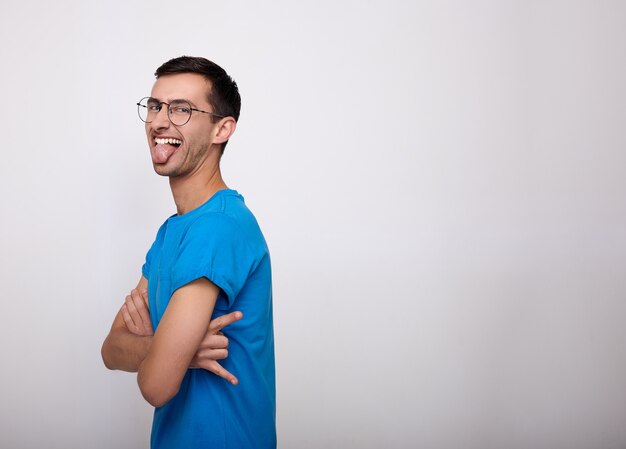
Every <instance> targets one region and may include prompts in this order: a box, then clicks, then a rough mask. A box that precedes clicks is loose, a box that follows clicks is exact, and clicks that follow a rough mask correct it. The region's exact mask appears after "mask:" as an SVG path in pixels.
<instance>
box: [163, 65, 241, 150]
mask: <svg viewBox="0 0 626 449" xmlns="http://www.w3.org/2000/svg"><path fill="white" fill-rule="evenodd" d="M177 73H197V74H199V75H202V76H203V77H204V78H206V79H207V81H210V82H211V91H210V92H209V93H208V100H209V104H210V105H211V107H212V108H213V112H215V113H216V114H218V115H221V116H223V117H234V119H235V120H239V112H240V110H241V97H240V96H239V88H238V87H237V83H236V82H235V80H233V79H232V78H231V77H230V76H229V75H228V73H226V71H225V70H224V69H223V68H221V67H220V66H219V65H217V64H215V63H214V62H212V61H209V60H208V59H206V58H200V57H194V56H180V57H178V58H174V59H170V60H169V61H167V62H166V63H165V64H163V65H161V67H159V68H158V69H156V72H154V76H156V77H157V78H159V77H161V76H165V75H174V74H177ZM212 119H213V120H214V121H217V120H219V118H218V117H215V116H212ZM226 143H228V142H224V143H223V144H222V152H224V147H225V146H226Z"/></svg>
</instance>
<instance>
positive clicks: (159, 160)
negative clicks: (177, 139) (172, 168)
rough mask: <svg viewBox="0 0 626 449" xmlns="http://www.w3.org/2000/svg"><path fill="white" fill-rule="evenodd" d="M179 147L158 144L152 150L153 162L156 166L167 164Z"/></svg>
mask: <svg viewBox="0 0 626 449" xmlns="http://www.w3.org/2000/svg"><path fill="white" fill-rule="evenodd" d="M177 148H178V146H175V145H170V144H168V143H158V144H156V145H155V146H154V148H153V150H152V162H154V163H156V164H165V163H166V162H167V160H168V159H169V158H170V156H171V155H172V154H173V153H174V151H176V149H177Z"/></svg>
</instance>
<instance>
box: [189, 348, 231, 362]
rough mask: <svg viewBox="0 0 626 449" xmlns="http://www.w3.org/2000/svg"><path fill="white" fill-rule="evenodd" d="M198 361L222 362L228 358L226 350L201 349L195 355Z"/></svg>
mask: <svg viewBox="0 0 626 449" xmlns="http://www.w3.org/2000/svg"><path fill="white" fill-rule="evenodd" d="M196 357H197V358H198V359H211V360H224V359H225V358H227V357H228V349H201V350H199V351H198V352H197V353H196Z"/></svg>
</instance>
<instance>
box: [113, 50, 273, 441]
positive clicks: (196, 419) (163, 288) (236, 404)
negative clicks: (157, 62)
mask: <svg viewBox="0 0 626 449" xmlns="http://www.w3.org/2000/svg"><path fill="white" fill-rule="evenodd" d="M155 76H156V78H157V79H156V82H155V83H154V86H153V88H152V93H151V95H150V97H146V98H144V99H142V100H141V101H140V102H139V103H138V109H139V115H140V118H141V119H142V120H143V121H144V122H145V128H146V135H147V137H148V145H149V147H150V153H151V157H152V163H153V166H154V170H155V171H156V172H157V173H158V174H160V175H162V176H168V177H169V182H170V187H171V189H172V194H173V197H174V202H175V203H176V209H177V214H175V215H173V216H171V217H170V218H168V219H167V220H166V221H165V223H164V224H163V225H162V226H161V228H160V229H159V231H158V233H157V236H156V240H155V242H154V243H153V245H152V247H151V248H150V250H149V251H148V253H147V256H146V262H145V264H144V265H143V268H142V277H141V280H140V281H139V284H138V285H137V288H136V289H134V290H133V291H132V292H131V294H130V295H129V296H128V297H127V298H126V302H125V304H124V305H123V306H122V308H121V310H120V312H119V313H118V314H117V316H116V318H115V321H114V322H113V326H112V328H111V331H110V333H109V335H108V336H107V338H106V340H105V342H104V344H103V347H102V356H103V360H104V362H105V365H106V366H107V367H108V368H110V369H122V370H126V371H137V381H138V384H139V388H140V390H141V393H142V394H143V396H144V398H145V399H146V400H147V401H148V402H149V403H150V404H152V405H154V406H155V407H156V410H155V414H154V421H153V426H152V437H151V447H152V448H183V447H184V448H255V449H262V448H270V447H275V446H276V426H275V380H274V336H273V323H272V292H271V271H270V259H269V253H268V249H267V246H266V244H265V240H264V238H263V235H262V233H261V231H260V229H259V227H258V224H257V222H256V220H255V218H254V216H253V215H252V213H251V212H250V211H249V210H248V208H247V207H246V205H245V204H244V200H243V198H242V197H241V195H239V194H238V193H237V192H236V191H234V190H230V189H228V187H227V186H226V184H225V182H224V181H223V179H222V176H221V173H220V165H219V162H220V158H221V156H222V153H223V151H224V147H225V146H226V143H227V142H228V139H229V138H230V137H231V135H232V134H233V132H234V131H235V128H236V125H237V120H238V118H239V109H240V101H241V100H240V97H239V92H238V89H237V85H236V84H235V82H234V81H233V80H232V79H231V78H230V77H229V76H228V75H227V74H226V72H225V71H224V70H223V69H222V68H221V67H219V66H218V65H216V64H214V63H213V62H211V61H208V60H206V59H204V58H192V57H185V56H183V57H180V58H176V59H172V60H170V61H168V62H166V63H165V64H163V65H162V66H161V67H159V68H158V69H157V71H156V73H155ZM148 308H149V311H148ZM235 309H236V310H237V312H232V311H233V310H235ZM239 311H241V313H240V312H239ZM228 312H231V313H228ZM211 317H213V318H214V319H213V320H212V321H210V318H211ZM209 321H210V323H209ZM224 326H228V327H227V328H226V329H225V331H226V332H227V334H228V339H226V338H225V337H224V336H222V335H221V333H220V332H219V331H220V330H221V329H222V328H224ZM152 329H154V330H155V332H154V335H152ZM226 347H228V352H226ZM226 355H228V358H226ZM217 360H222V362H221V365H220V363H219V362H217ZM222 365H223V366H222ZM232 373H234V374H236V375H237V376H238V377H239V379H237V378H236V377H235V376H234V375H233V374H232ZM229 382H230V384H229ZM231 384H232V385H231ZM235 384H237V386H236V387H235V386H234V385H235Z"/></svg>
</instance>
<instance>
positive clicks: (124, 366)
mask: <svg viewBox="0 0 626 449" xmlns="http://www.w3.org/2000/svg"><path fill="white" fill-rule="evenodd" d="M151 345H152V336H139V335H135V334H132V333H130V332H128V331H127V330H125V329H119V330H117V331H115V332H111V333H110V334H109V336H108V337H107V338H106V340H105V341H104V344H103V345H102V360H103V361H104V364H105V366H106V367H107V368H109V369H112V370H122V371H128V372H133V373H136V372H137V371H138V370H139V366H140V365H141V362H143V360H144V359H145V358H146V355H147V354H148V351H149V350H150V346H151Z"/></svg>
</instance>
